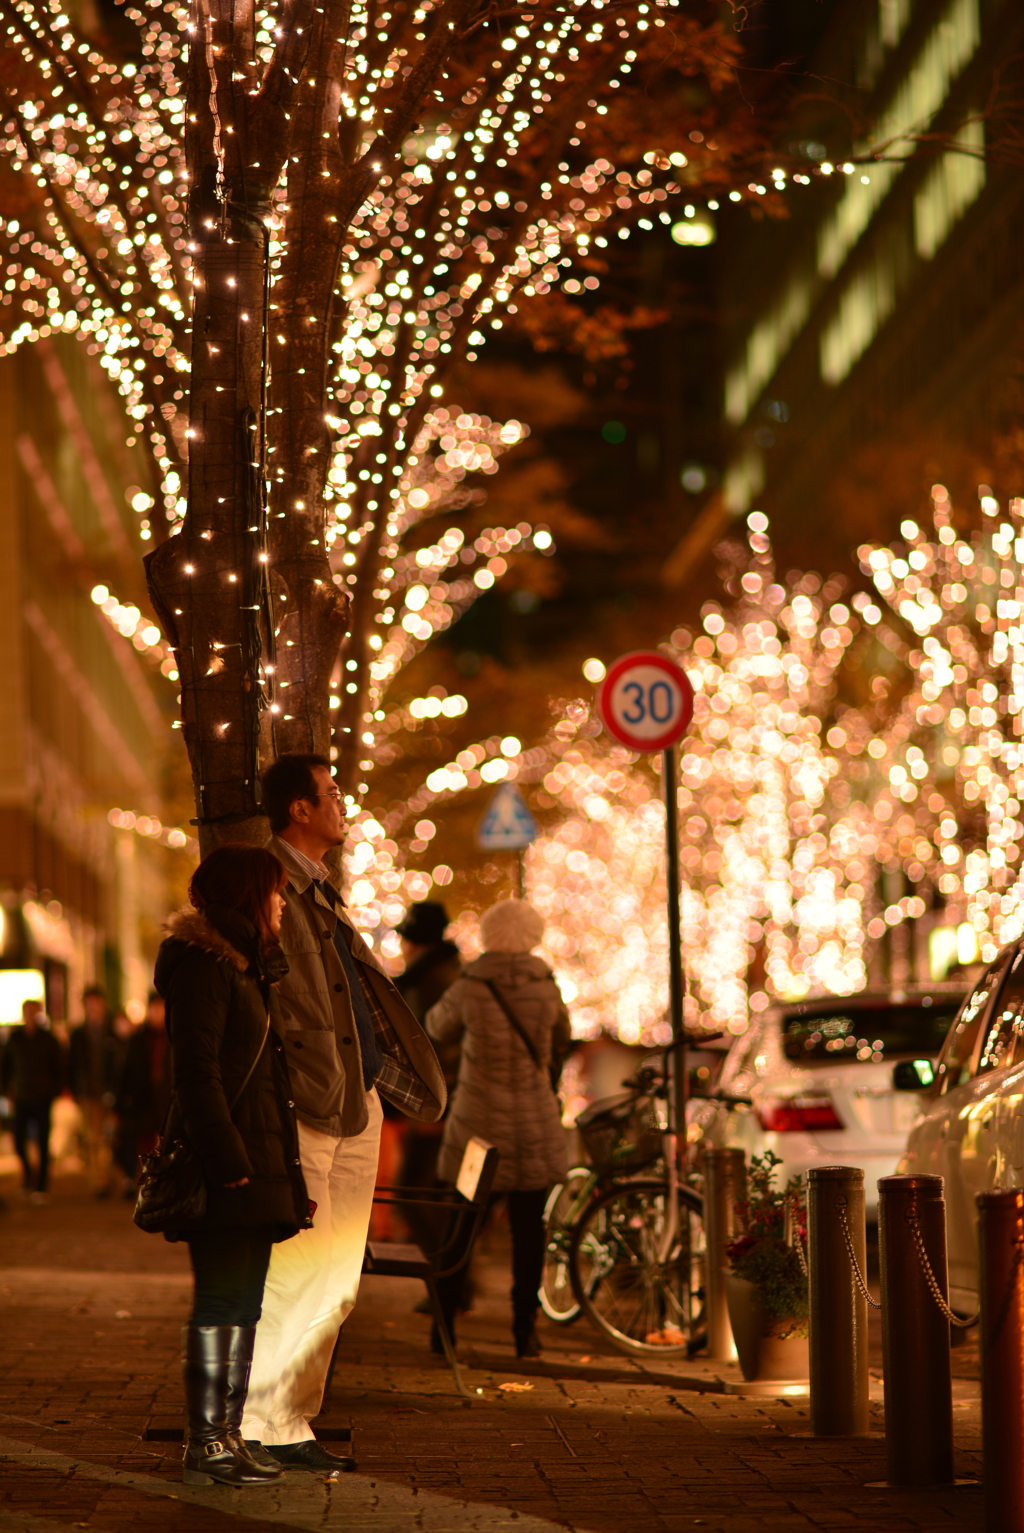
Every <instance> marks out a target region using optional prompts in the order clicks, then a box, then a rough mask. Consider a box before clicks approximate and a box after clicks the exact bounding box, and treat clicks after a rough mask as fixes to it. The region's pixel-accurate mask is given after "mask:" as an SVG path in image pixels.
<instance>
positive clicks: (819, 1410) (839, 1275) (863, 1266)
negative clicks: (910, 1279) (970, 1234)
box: [807, 1166, 868, 1437]
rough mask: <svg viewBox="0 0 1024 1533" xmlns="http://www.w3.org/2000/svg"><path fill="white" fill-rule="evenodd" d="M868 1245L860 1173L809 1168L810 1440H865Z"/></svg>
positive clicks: (837, 1168) (852, 1169)
mask: <svg viewBox="0 0 1024 1533" xmlns="http://www.w3.org/2000/svg"><path fill="white" fill-rule="evenodd" d="M866 1245H867V1241H866V1236H865V1229H864V1173H863V1171H861V1170H859V1169H857V1168H856V1167H853V1166H815V1167H813V1168H812V1169H811V1170H810V1171H809V1172H808V1173H807V1265H808V1269H809V1278H808V1288H809V1296H810V1358H811V1368H810V1372H811V1432H812V1434H813V1435H814V1436H815V1437H866V1436H867V1433H868V1304H867V1297H866V1294H865V1292H864V1289H863V1288H862V1286H861V1285H862V1284H863V1283H864V1281H865V1279H864V1274H865V1273H866V1271H867V1260H866V1258H867V1250H866ZM858 1278H859V1281H858Z"/></svg>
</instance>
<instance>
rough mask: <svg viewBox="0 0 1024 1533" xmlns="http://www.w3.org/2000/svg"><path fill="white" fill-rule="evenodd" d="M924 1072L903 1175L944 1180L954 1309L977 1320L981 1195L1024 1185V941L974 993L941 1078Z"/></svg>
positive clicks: (941, 1065)
mask: <svg viewBox="0 0 1024 1533" xmlns="http://www.w3.org/2000/svg"><path fill="white" fill-rule="evenodd" d="M911 1068H912V1067H906V1069H907V1073H908V1074H909V1070H910V1069H911ZM918 1074H919V1076H920V1078H921V1085H922V1086H923V1087H924V1088H925V1094H924V1096H923V1097H919V1098H918V1102H919V1105H920V1106H921V1108H922V1111H921V1114H920V1116H919V1118H918V1121H917V1123H916V1125H915V1127H914V1129H913V1131H912V1133H911V1135H910V1138H909V1140H908V1142H907V1149H906V1153H905V1154H904V1156H903V1158H902V1159H901V1161H900V1165H899V1169H900V1171H925V1172H931V1173H933V1174H937V1175H939V1176H941V1177H943V1178H944V1180H945V1193H946V1240H947V1249H948V1255H949V1289H950V1303H951V1305H952V1306H953V1308H954V1309H957V1310H959V1311H961V1312H962V1313H964V1314H973V1313H974V1311H975V1310H976V1309H977V1296H978V1236H977V1219H978V1216H977V1207H976V1205H975V1201H974V1198H975V1194H976V1193H979V1192H991V1191H992V1190H993V1189H994V1188H997V1187H1006V1188H1012V1187H1021V1186H1024V941H1019V942H1015V943H1013V944H1012V945H1011V946H1010V947H1007V948H1004V949H1003V951H1002V952H1001V953H1000V954H999V956H998V958H997V959H996V960H995V962H994V963H992V964H990V965H989V967H988V968H987V969H986V970H985V972H984V974H983V975H982V976H981V978H980V979H979V980H978V982H977V984H976V985H975V987H974V989H973V990H972V991H971V993H970V994H969V995H968V997H967V999H966V1000H965V1002H964V1005H963V1008H962V1010H961V1012H960V1014H959V1016H958V1017H957V1019H956V1022H955V1024H954V1026H953V1027H952V1028H951V1029H950V1033H949V1036H948V1038H947V1039H946V1046H945V1048H944V1049H943V1051H942V1054H941V1055H940V1057H939V1061H938V1064H937V1066H936V1068H935V1071H934V1077H933V1078H932V1077H931V1074H930V1072H929V1070H928V1069H927V1067H922V1066H918ZM908 1084H911V1085H912V1084H913V1082H912V1081H910V1082H908Z"/></svg>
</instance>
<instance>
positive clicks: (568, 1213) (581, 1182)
mask: <svg viewBox="0 0 1024 1533" xmlns="http://www.w3.org/2000/svg"><path fill="white" fill-rule="evenodd" d="M594 1182H595V1177H594V1173H593V1171H591V1169H590V1167H589V1166H573V1167H572V1168H571V1169H570V1170H569V1171H567V1172H566V1177H565V1181H564V1182H559V1183H558V1184H557V1185H556V1186H554V1187H552V1189H551V1193H550V1195H549V1197H548V1201H547V1205H546V1207H545V1209H544V1271H543V1273H542V1274H541V1280H540V1307H541V1309H542V1310H543V1311H544V1313H545V1315H547V1317H548V1319H549V1320H553V1321H554V1322H555V1324H556V1325H571V1324H572V1322H573V1321H574V1320H578V1319H579V1314H580V1306H579V1300H578V1299H577V1298H576V1295H575V1293H574V1292H573V1287H572V1281H571V1279H570V1277H569V1241H570V1239H571V1237H572V1227H573V1224H574V1223H575V1221H576V1220H577V1219H578V1218H579V1216H580V1214H581V1213H582V1212H583V1210H584V1208H585V1207H586V1199H587V1195H588V1194H589V1192H590V1190H591V1189H592V1187H593V1186H594Z"/></svg>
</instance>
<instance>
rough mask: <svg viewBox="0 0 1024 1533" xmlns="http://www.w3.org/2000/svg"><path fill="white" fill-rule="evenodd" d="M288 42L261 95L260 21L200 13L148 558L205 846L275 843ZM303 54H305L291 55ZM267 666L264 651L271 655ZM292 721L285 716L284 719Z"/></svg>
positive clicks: (228, 8)
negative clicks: (268, 796) (280, 309)
mask: <svg viewBox="0 0 1024 1533" xmlns="http://www.w3.org/2000/svg"><path fill="white" fill-rule="evenodd" d="M309 8H310V7H309V5H308V4H303V5H293V6H292V7H290V8H289V16H288V18H287V19H288V20H290V21H291V23H292V26H291V29H290V33H291V35H292V36H294V39H295V40H294V42H293V43H292V44H291V52H289V51H288V50H284V51H283V52H282V55H281V57H280V58H279V59H278V60H275V64H274V65H272V66H271V67H270V68H269V69H268V71H267V73H266V75H265V78H264V82H263V87H262V89H261V90H260V91H259V92H258V93H257V92H256V90H255V89H254V81H255V74H254V69H255V65H254V52H253V50H254V33H253V20H254V12H253V9H252V8H251V7H249V6H245V5H242V6H235V5H234V3H233V0H212V4H211V7H210V10H209V13H207V11H206V10H205V8H204V6H203V5H202V4H198V3H197V4H196V5H195V7H194V9H193V23H192V29H191V37H192V41H191V48H190V56H189V74H188V129H187V134H186V157H187V162H188V174H189V186H190V194H189V236H190V241H189V242H190V250H191V255H192V263H193V290H194V298H193V323H192V371H191V390H190V396H189V461H188V510H187V512H186V515H185V519H184V522H183V524H182V528H181V531H180V533H179V534H178V535H177V536H176V537H172V538H169V539H168V540H167V542H166V543H163V544H161V545H160V547H158V548H156V549H154V550H153V552H152V553H151V554H149V555H148V556H147V558H146V576H147V581H148V584H149V590H150V595H151V598H152V601H153V605H154V608H155V609H156V612H157V615H158V616H159V618H160V621H161V623H162V624H163V626H164V631H165V632H166V634H167V636H168V638H169V640H170V643H171V644H172V646H173V648H174V650H175V654H176V657H177V661H178V672H179V676H180V678H181V727H182V730H183V732H184V737H185V746H186V749H187V751H188V757H189V763H190V766H191V768H192V779H193V785H194V789H195V800H196V809H197V821H196V823H197V824H198V826H199V841H200V847H201V850H202V852H203V854H204V855H205V853H206V852H207V851H209V850H210V849H211V848H212V847H213V846H216V845H217V844H218V843H219V842H221V841H224V840H231V841H239V840H251V841H258V842H262V841H264V840H265V839H266V835H267V825H266V820H265V819H264V817H263V816H262V815H261V814H260V812H259V768H260V738H261V724H262V720H263V717H264V716H265V713H266V715H267V716H271V717H272V716H273V715H272V714H270V711H269V710H270V709H271V707H272V706H273V698H272V696H271V693H272V688H273V679H274V672H273V667H272V666H269V667H268V666H267V665H266V661H265V656H266V655H267V650H268V648H269V649H272V646H273V637H274V635H273V630H274V628H275V626H276V624H275V622H274V621H273V620H272V619H271V618H270V617H269V613H268V605H269V602H268V597H269V586H268V580H267V572H266V566H267V562H268V557H269V555H268V548H267V530H266V502H265V491H264V482H265V472H266V471H265V466H264V463H265V440H264V402H265V392H266V383H267V376H266V374H267V368H266V362H265V355H264V351H265V334H266V318H267V315H266V307H267V290H268V278H269V231H268V229H267V219H268V217H269V213H270V194H271V188H272V187H273V186H274V185H275V184H276V182H277V180H278V178H279V176H280V173H281V169H282V167H283V164H284V162H285V158H286V156H287V152H288V145H289V142H290V121H289V114H288V113H287V112H286V110H285V108H286V106H288V105H290V104H291V102H290V97H291V96H292V95H293V94H294V88H295V78H294V77H289V70H288V65H289V64H290V65H292V66H293V67H295V66H298V68H296V74H297V73H298V72H300V69H301V62H302V60H304V58H305V55H306V52H307V51H308V46H309V39H308V35H307V36H306V39H305V41H303V40H302V33H303V28H302V26H301V25H296V24H295V23H296V22H301V21H302V20H303V19H305V20H307V21H308V16H307V15H306V13H307V11H308V10H309ZM296 55H297V56H296ZM268 658H269V657H268ZM282 711H283V710H282Z"/></svg>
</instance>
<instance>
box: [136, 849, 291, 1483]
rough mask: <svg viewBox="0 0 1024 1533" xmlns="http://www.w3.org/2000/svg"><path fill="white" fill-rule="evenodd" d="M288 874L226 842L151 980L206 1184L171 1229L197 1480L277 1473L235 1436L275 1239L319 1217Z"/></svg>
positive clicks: (253, 1478) (171, 1132) (197, 883)
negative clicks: (285, 994) (283, 1027)
mask: <svg viewBox="0 0 1024 1533" xmlns="http://www.w3.org/2000/svg"><path fill="white" fill-rule="evenodd" d="M285 878H286V874H285V870H284V868H283V867H282V866H281V863H280V862H279V861H278V859H277V858H276V857H275V856H274V855H273V854H272V853H271V852H268V851H265V850H264V849H263V848H261V847H252V846H230V845H229V846H221V847H218V848H217V849H216V850H215V851H213V852H211V853H210V855H209V856H208V857H206V858H205V859H204V861H203V862H201V863H200V865H199V867H198V868H197V869H196V872H195V875H194V877H193V879H192V884H191V887H190V890H189V898H190V900H191V902H192V907H193V908H191V909H189V908H187V907H186V908H185V909H184V910H179V911H178V912H177V913H176V914H175V915H173V916H172V917H171V918H170V920H169V921H168V922H167V927H166V930H167V933H168V935H167V939H166V941H165V942H164V943H163V944H162V945H161V948H160V952H159V954H158V956H157V962H156V976H155V983H156V989H157V991H158V992H159V994H160V995H161V996H162V997H163V999H164V1001H165V1003H166V1007H167V1031H168V1037H169V1039H170V1046H171V1086H172V1093H173V1105H172V1112H171V1118H170V1120H169V1123H168V1130H167V1132H168V1136H169V1137H174V1136H175V1135H177V1134H180V1133H182V1132H183V1133H184V1136H185V1138H186V1139H187V1140H188V1142H189V1144H190V1145H191V1147H192V1149H193V1150H194V1151H195V1153H196V1155H197V1156H198V1158H199V1160H200V1162H201V1164H202V1169H203V1175H204V1178H205V1182H206V1194H207V1198H206V1202H207V1206H206V1212H205V1214H204V1216H203V1217H202V1218H201V1219H200V1220H198V1221H197V1222H195V1223H193V1224H191V1225H189V1226H187V1227H185V1228H182V1229H180V1230H175V1231H173V1232H169V1234H168V1238H169V1239H180V1240H185V1241H187V1242H188V1248H189V1255H190V1257H191V1260H192V1270H193V1273H194V1275H195V1296H194V1301H193V1307H192V1316H191V1320H190V1323H189V1325H188V1326H187V1327H186V1328H185V1331H184V1334H183V1342H184V1346H183V1354H184V1355H183V1363H184V1372H185V1398H186V1404H187V1411H188V1440H187V1443H186V1446H185V1461H184V1468H183V1472H182V1474H183V1479H184V1480H185V1481H186V1483H188V1484H200V1485H203V1484H211V1483H213V1482H218V1483H220V1484H225V1485H253V1484H260V1483H269V1482H270V1481H273V1480H277V1479H280V1477H281V1473H282V1471H281V1469H280V1467H279V1466H278V1465H277V1464H275V1463H273V1461H270V1462H269V1463H258V1462H257V1461H256V1460H255V1459H254V1458H253V1457H252V1456H251V1454H250V1452H249V1450H248V1448H247V1447H246V1445H245V1443H244V1442H243V1440H242V1437H241V1435H240V1430H239V1428H240V1425H241V1419H242V1410H243V1407H244V1405H245V1396H246V1391H247V1388H248V1380H249V1370H250V1366H251V1363H252V1349H253V1342H254V1339H255V1335H256V1323H257V1321H258V1320H259V1318H260V1313H261V1309H262V1301H263V1287H264V1281H265V1279H266V1274H267V1268H268V1266H269V1263H270V1253H271V1249H272V1247H273V1246H274V1244H275V1243H277V1242H278V1241H282V1240H287V1239H289V1238H290V1237H292V1236H293V1235H296V1234H297V1233H298V1232H299V1230H301V1229H308V1228H309V1227H310V1225H311V1223H312V1219H311V1211H310V1206H309V1199H308V1197H307V1194H306V1187H305V1183H304V1181H303V1177H302V1169H301V1165H300V1161H299V1148H298V1131H297V1128H296V1122H295V1112H294V1103H293V1101H292V1098H291V1086H290V1082H289V1078H288V1066H287V1063H286V1061H285V1057H284V1049H283V1045H282V1043H281V1041H280V1039H279V1037H278V1035H277V1032H276V1031H275V1030H274V1027H273V1025H272V1017H273V1014H274V1013H275V1012H276V1004H275V996H274V991H273V986H274V982H275V981H276V980H278V979H280V978H282V977H283V975H284V974H285V973H287V967H288V966H287V963H286V962H285V961H284V959H283V957H282V955H281V951H280V948H279V947H278V946H277V943H276V938H277V935H278V933H279V931H280V926H281V912H282V910H283V909H284V901H283V898H282V896H281V892H280V891H281V889H282V888H283V886H284V882H285Z"/></svg>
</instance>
